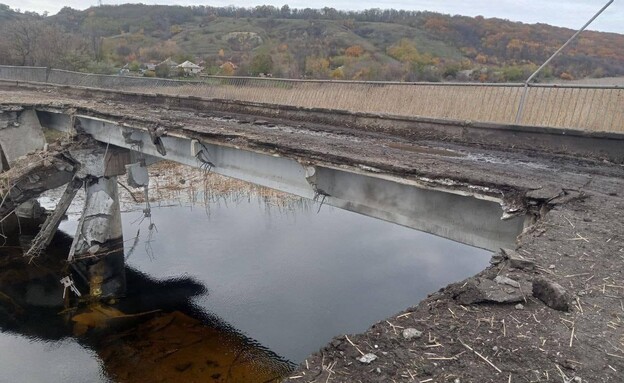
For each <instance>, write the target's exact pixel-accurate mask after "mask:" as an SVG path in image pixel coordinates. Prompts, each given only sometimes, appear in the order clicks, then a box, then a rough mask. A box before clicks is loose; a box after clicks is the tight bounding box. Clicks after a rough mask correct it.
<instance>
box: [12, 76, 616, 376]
mask: <svg viewBox="0 0 624 383" xmlns="http://www.w3.org/2000/svg"><path fill="white" fill-rule="evenodd" d="M46 92H47V93H41V92H40V93H35V92H33V91H32V90H16V89H14V88H4V89H0V108H1V107H6V106H15V105H21V106H26V107H45V108H48V109H49V108H52V109H55V110H61V111H64V112H68V113H72V112H74V113H75V112H78V113H81V114H89V115H94V116H98V117H102V118H107V119H110V120H116V121H123V122H124V123H126V124H130V125H133V126H136V127H139V128H145V127H147V126H154V125H158V126H160V127H164V128H165V129H167V131H169V132H171V131H176V132H183V133H185V134H186V135H188V136H192V137H198V138H201V139H202V140H205V141H208V142H218V143H220V144H227V145H235V146H238V147H240V148H242V149H249V150H256V151H262V152H268V153H272V154H275V155H282V156H285V157H290V158H295V159H297V160H300V161H307V162H312V163H316V164H320V165H331V166H340V167H343V168H347V169H349V168H351V169H358V170H360V171H361V170H362V169H370V168H374V169H377V170H376V171H377V172H379V173H383V174H389V175H395V176H400V177H402V178H407V179H414V180H417V181H419V182H424V183H427V184H428V185H430V186H444V187H445V188H447V189H449V188H454V189H460V190H462V191H467V192H474V190H476V189H478V190H480V191H481V193H484V194H490V195H492V196H497V197H499V198H502V199H503V201H504V204H505V205H506V206H514V207H515V208H519V209H520V211H521V212H532V213H534V214H536V215H537V216H538V217H539V219H538V220H537V222H536V223H535V224H533V225H532V226H530V227H528V228H527V229H526V230H525V232H524V233H523V234H521V235H520V236H519V238H518V241H517V246H516V250H517V252H518V254H520V255H521V256H524V257H528V258H530V260H529V262H527V261H526V260H524V262H525V265H526V264H527V263H528V264H529V267H532V269H523V268H519V267H520V266H521V265H522V262H520V261H518V260H517V259H509V258H505V257H503V256H496V257H495V259H493V261H494V262H495V263H496V264H494V265H493V266H492V267H490V268H488V269H487V270H484V271H483V272H482V273H480V274H479V275H477V276H475V277H472V278H469V279H467V280H465V281H462V282H459V283H457V284H453V285H451V286H448V287H447V288H444V289H442V290H440V291H439V292H436V293H434V294H432V295H430V296H429V297H428V298H427V299H425V300H424V301H422V302H421V303H420V304H418V305H417V306H415V307H413V308H410V309H408V310H406V311H405V312H403V313H399V314H396V315H394V316H392V317H391V318H388V319H387V320H384V321H381V322H379V323H377V324H375V325H373V327H371V328H370V329H369V330H368V331H367V332H365V333H363V334H358V335H352V336H348V337H347V336H340V337H337V338H336V339H334V340H333V341H332V342H331V343H330V344H328V346H326V347H325V348H323V349H322V350H320V351H319V352H318V353H315V354H313V355H311V356H310V357H309V358H307V359H306V360H305V361H304V363H302V364H301V366H300V367H299V369H298V370H297V371H296V372H295V373H293V374H292V376H291V377H290V378H288V379H287V380H286V381H288V382H306V383H307V382H421V383H424V382H540V381H554V382H579V381H585V382H622V381H624V322H623V319H624V275H623V268H622V264H623V261H624V218H623V216H622V215H623V212H624V199H623V198H622V194H623V193H624V167H623V166H622V165H621V164H614V163H610V162H607V161H602V160H597V159H589V158H587V159H586V158H579V157H571V156H566V155H555V154H549V153H545V152H536V151H531V150H518V149H514V148H512V147H509V148H507V149H501V148H500V147H499V148H491V147H488V146H487V145H479V146H475V145H469V144H468V143H462V142H453V143H450V142H441V141H431V140H427V139H424V138H422V139H419V138H417V137H416V138H414V137H412V138H406V137H397V136H391V135H387V134H383V133H378V132H367V131H362V130H353V129H348V128H337V127H333V126H327V125H319V124H313V123H305V124H300V125H294V124H292V123H289V122H287V121H279V120H268V121H266V120H262V121H260V120H259V119H257V118H254V117H250V116H239V115H234V116H233V115H229V116H225V115H223V114H219V113H216V112H214V113H213V112H210V111H201V112H199V111H189V110H177V109H175V108H168V109H164V108H163V107H162V106H150V105H137V104H129V103H123V102H119V101H110V100H107V99H104V98H102V99H98V95H97V94H95V93H94V94H93V97H92V98H88V99H85V98H84V97H76V96H74V95H72V92H71V90H62V91H60V90H55V89H48V90H46ZM214 117H227V118H218V119H217V118H214ZM623 150H624V148H623ZM508 210H511V209H508ZM511 254H512V258H513V253H511ZM530 261H532V262H533V263H531V262H530ZM512 264H513V265H514V266H515V267H513V268H512V267H511V265H512ZM530 265H532V266H530ZM496 276H499V277H504V276H506V277H508V278H510V279H511V280H512V282H513V281H515V282H519V283H520V287H519V288H518V287H513V286H511V285H510V284H505V283H502V284H499V283H497V282H495V281H494V278H495V277H496ZM542 279H545V280H546V283H547V284H552V283H553V282H554V283H557V284H558V285H559V287H558V289H559V290H558V291H560V292H563V294H562V296H561V297H560V298H561V299H560V301H559V302H554V303H559V306H563V308H567V309H568V311H560V310H555V309H553V308H551V307H548V306H546V305H545V304H544V303H543V301H547V302H549V303H550V305H551V306H556V304H554V303H553V302H550V298H551V297H552V296H553V295H555V294H554V292H556V291H557V290H556V289H555V290H554V292H550V293H549V294H543V295H540V293H539V291H536V295H539V296H541V297H542V300H540V299H538V298H536V297H534V296H533V290H534V287H535V286H538V285H539V283H534V282H538V281H540V280H542ZM499 280H500V278H499ZM507 282H508V283H510V282H509V281H507ZM512 284H513V283H512ZM492 299H493V300H498V301H501V300H506V301H511V302H509V303H492V302H491V301H488V300H492ZM414 303H415V304H416V303H417V302H414ZM518 303H520V304H521V305H522V307H518V308H516V306H517V304H518ZM408 328H413V329H416V330H418V331H420V332H422V335H421V336H420V337H414V338H411V339H409V340H408V339H405V337H404V336H403V331H404V330H406V329H408ZM412 332H413V331H412ZM369 353H372V354H374V355H375V356H376V360H374V361H372V362H371V363H370V364H365V363H363V362H360V361H359V360H358V359H359V358H361V357H362V354H369Z"/></svg>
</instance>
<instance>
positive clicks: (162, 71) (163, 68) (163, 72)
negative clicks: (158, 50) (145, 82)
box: [156, 63, 170, 78]
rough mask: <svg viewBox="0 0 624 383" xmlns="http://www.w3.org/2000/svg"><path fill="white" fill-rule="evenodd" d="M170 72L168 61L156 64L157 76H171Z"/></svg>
mask: <svg viewBox="0 0 624 383" xmlns="http://www.w3.org/2000/svg"><path fill="white" fill-rule="evenodd" d="M169 72H170V68H169V64H167V63H162V64H158V65H157V66H156V77H162V78H167V77H169Z"/></svg>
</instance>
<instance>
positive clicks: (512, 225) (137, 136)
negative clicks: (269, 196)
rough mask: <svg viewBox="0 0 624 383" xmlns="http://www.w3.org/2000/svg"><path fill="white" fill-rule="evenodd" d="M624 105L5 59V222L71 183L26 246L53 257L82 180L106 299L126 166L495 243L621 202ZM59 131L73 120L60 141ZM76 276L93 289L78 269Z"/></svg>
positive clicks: (87, 267) (531, 89)
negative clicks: (172, 165)
mask: <svg viewBox="0 0 624 383" xmlns="http://www.w3.org/2000/svg"><path fill="white" fill-rule="evenodd" d="M623 100H624V89H622V88H619V87H617V86H590V85H543V84H531V85H526V84H463V83H392V82H348V81H316V80H283V79H265V78H231V77H227V78H225V77H207V78H202V79H201V80H197V81H176V80H163V79H148V78H136V77H122V76H104V75H92V74H82V73H74V72H67V71H61V70H50V69H47V68H28V67H0V146H1V148H2V170H3V172H4V173H3V175H4V177H3V184H2V192H3V201H2V205H1V206H0V219H2V220H3V221H4V224H7V223H8V222H10V221H11V219H9V217H11V216H12V215H15V214H27V213H24V209H25V208H24V206H28V203H29V201H31V200H33V199H36V198H37V197H38V196H39V195H41V193H43V192H45V191H46V190H49V189H53V188H58V187H62V186H64V185H66V186H65V187H66V190H65V192H64V194H63V196H62V198H61V200H60V202H59V203H58V205H57V207H56V209H55V211H53V212H52V213H51V214H50V215H49V216H48V217H47V219H46V221H45V223H44V224H43V226H42V227H41V229H40V232H39V234H38V235H37V236H36V237H35V239H34V240H33V241H32V243H31V245H30V249H29V250H28V251H27V255H28V256H31V257H37V256H40V254H42V252H43V250H44V249H45V248H46V246H47V245H48V244H49V243H50V240H51V238H52V236H53V235H54V233H55V231H56V230H57V228H58V225H59V222H60V221H61V219H62V218H63V215H64V213H65V210H66V209H67V208H68V206H69V205H70V203H71V201H72V200H73V197H74V196H75V194H76V192H77V191H78V190H79V189H81V188H83V187H84V188H85V189H86V201H85V206H84V210H83V214H82V216H81V218H80V221H79V223H78V228H77V232H76V235H75V237H74V240H73V244H72V247H71V250H70V253H69V254H68V261H69V263H70V264H71V265H72V268H73V270H74V272H76V273H78V274H79V275H80V276H81V277H82V278H84V279H85V280H86V281H88V283H89V287H90V291H89V295H91V296H93V297H102V298H105V297H116V296H120V295H123V293H124V285H125V283H124V277H123V270H124V268H123V266H124V256H123V238H122V230H121V219H120V209H119V200H118V192H117V177H120V176H122V175H126V176H127V178H128V184H129V185H131V186H133V187H143V188H145V190H146V192H147V190H148V185H149V177H148V172H147V167H148V166H149V165H150V164H153V163H155V162H157V161H161V160H169V161H175V162H178V163H182V164H185V165H189V166H194V167H199V168H202V169H204V170H205V171H209V172H216V173H219V174H222V175H224V176H227V177H234V178H237V179H241V180H245V181H248V182H252V183H255V184H258V185H262V186H266V187H269V188H273V189H277V190H280V191H283V192H287V193H292V194H295V195H298V196H302V197H305V198H309V199H314V200H317V201H319V202H321V203H324V204H329V205H332V206H336V207H338V208H342V209H347V210H350V211H354V212H357V213H361V214H364V215H368V216H371V217H375V218H379V219H383V220H386V221H389V222H394V223H397V224H399V225H404V226H407V227H410V228H414V229H417V230H422V231H425V232H429V233H432V234H436V235H439V236H442V237H446V238H449V239H452V240H455V241H459V242H462V243H466V244H469V245H472V246H477V247H481V248H485V249H489V250H492V251H495V252H496V251H498V250H499V249H500V248H515V247H516V244H517V243H521V239H517V238H518V235H519V234H521V233H522V235H525V234H526V233H528V232H531V231H532V230H534V229H535V226H534V225H535V224H536V222H539V221H540V220H541V219H543V218H544V217H545V216H546V215H547V214H548V213H549V211H551V210H552V209H554V208H556V207H557V206H559V205H563V204H565V203H568V202H569V201H571V200H575V199H578V198H581V197H582V196H587V195H592V196H598V197H596V198H612V199H613V200H609V201H617V203H620V202H619V201H620V199H621V193H622V190H624V181H623V179H624V177H623V173H624V171H623V168H622V164H624V108H622V102H623ZM50 131H58V132H60V134H57V135H56V137H59V139H58V140H57V141H55V142H53V143H51V142H46V136H47V135H49V134H48V132H50ZM583 198H584V197H583ZM614 203H615V202H614ZM606 205H608V204H606ZM606 205H605V206H606ZM146 214H149V212H146ZM611 216H613V215H611ZM5 220H6V221H5ZM614 220H615V219H614ZM620 220H621V217H620ZM620 224H621V222H620ZM571 225H572V223H571ZM620 226H621V225H620ZM620 226H618V224H616V225H615V226H614V228H615V230H620V229H621V227H620ZM574 227H576V226H574ZM577 234H579V233H577ZM522 235H521V237H522ZM579 235H580V236H581V238H586V236H584V235H581V234H579ZM571 236H572V238H575V237H574V235H571ZM516 241H520V242H516ZM615 242H617V241H615ZM615 242H614V243H612V245H613V246H618V245H615ZM561 243H563V242H561ZM565 245H566V246H568V245H571V242H566V243H565ZM609 246H610V245H609ZM120 249H121V250H120ZM614 251H615V252H617V251H618V250H617V249H615V250H614ZM551 274H552V273H551ZM596 279H598V278H596ZM63 283H65V284H66V286H67V287H68V288H72V289H74V290H75V293H77V294H80V292H79V291H78V290H77V289H75V287H74V286H73V282H72V280H71V278H67V279H64V281H63ZM562 283H563V282H562ZM84 293H85V292H84V291H83V294H84ZM594 319H595V318H594ZM605 320H606V319H605ZM577 326H578V323H577ZM510 379H511V378H510ZM505 381H507V380H506V378H505Z"/></svg>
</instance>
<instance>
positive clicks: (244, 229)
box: [0, 164, 490, 383]
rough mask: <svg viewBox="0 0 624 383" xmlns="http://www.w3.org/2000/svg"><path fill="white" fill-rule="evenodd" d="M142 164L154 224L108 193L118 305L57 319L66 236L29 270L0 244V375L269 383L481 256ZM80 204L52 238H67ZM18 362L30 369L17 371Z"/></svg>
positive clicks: (332, 211)
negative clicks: (113, 202) (114, 214)
mask: <svg viewBox="0 0 624 383" xmlns="http://www.w3.org/2000/svg"><path fill="white" fill-rule="evenodd" d="M151 171H152V176H153V178H152V180H151V182H152V183H151V191H150V198H151V202H150V204H151V207H152V210H151V213H152V214H151V221H150V219H142V217H143V213H142V210H143V209H144V207H145V205H144V196H143V195H142V193H140V192H138V191H137V192H133V196H134V198H132V197H131V196H130V194H129V193H128V191H126V190H125V189H123V188H121V189H120V193H121V194H122V196H123V200H122V204H121V205H122V220H123V227H124V239H125V241H126V242H125V252H126V256H127V257H128V258H127V262H126V274H127V285H128V292H127V297H126V298H125V299H122V300H120V301H119V302H106V304H102V305H96V304H89V305H83V306H82V307H81V308H80V309H79V310H66V311H63V309H64V307H63V300H62V298H61V297H62V290H61V286H60V284H59V283H58V279H59V278H58V273H57V272H56V270H58V269H59V268H63V267H64V264H63V262H62V260H63V259H64V257H65V256H66V254H67V249H68V247H69V245H70V243H71V238H70V237H69V236H67V235H65V236H62V235H59V236H57V238H56V239H55V241H54V242H53V244H52V246H51V248H50V251H49V256H48V258H47V259H46V260H45V261H44V260H41V261H37V262H36V265H27V264H25V262H23V260H21V259H20V257H19V249H18V248H16V247H11V246H14V245H10V246H6V247H4V248H1V249H0V252H1V253H2V255H0V262H1V263H0V292H1V293H2V294H0V330H1V332H0V345H2V346H6V347H11V349H12V350H13V353H12V354H13V355H14V356H15V357H13V356H10V357H6V358H5V357H4V353H3V357H2V358H0V382H4V381H7V382H8V381H30V382H47V381H51V380H54V381H61V380H62V381H64V382H83V381H99V382H109V381H110V382H146V381H149V382H152V381H154V382H156V381H166V382H176V381H179V382H192V381H204V382H246V383H254V382H272V381H278V379H279V378H280V377H282V376H285V375H287V374H288V372H289V371H290V369H291V368H292V366H293V365H294V364H296V363H300V362H302V361H303V360H304V358H305V357H306V356H307V355H309V354H310V353H312V352H314V351H317V350H318V349H319V348H320V347H322V346H324V345H325V344H326V343H327V342H328V341H330V340H331V338H332V337H333V336H336V335H339V334H343V333H354V332H361V331H364V330H366V329H367V328H368V327H369V326H370V325H371V324H373V323H375V322H376V321H379V320H382V319H384V318H386V317H388V316H390V315H392V314H394V313H396V312H398V311H400V310H403V309H405V308H406V307H409V306H413V305H415V304H417V303H418V302H419V301H420V300H422V299H423V298H424V297H425V296H426V295H427V294H428V293H431V292H433V291H435V290H437V289H439V288H441V287H443V286H445V285H447V284H448V283H451V282H454V281H458V280H461V279H463V278H466V277H468V276H471V275H473V274H474V273H476V272H478V271H480V270H482V269H483V268H484V267H486V265H487V264H488V261H489V258H490V253H489V252H488V251H485V250H481V249H477V248H473V247H469V246H466V245H462V244H459V243H457V242H453V241H450V240H447V239H443V238H440V237H436V236H434V235H431V234H426V233H423V232H418V231H415V230H412V229H408V228H405V227H401V226H398V225H394V224H390V223H387V222H383V221H380V220H376V219H373V218H369V217H365V216H362V215H358V214H355V213H351V212H348V211H344V210H340V209H337V208H332V207H329V206H322V207H320V209H319V205H318V204H317V203H315V202H311V201H307V200H302V199H299V198H296V197H292V196H286V195H283V194H281V193H277V192H274V191H270V190H267V189H263V188H260V187H256V186H250V185H248V184H244V183H242V182H239V181H233V180H226V179H224V178H221V177H219V176H216V175H210V176H208V177H206V176H205V175H204V174H203V173H202V172H200V171H198V170H192V169H189V168H185V167H182V166H173V165H170V164H158V165H156V166H155V167H154V168H152V170H151ZM46 198H47V200H45V201H46V202H47V203H48V204H51V205H53V204H54V203H55V201H56V199H57V198H58V195H54V193H50V194H49V195H48V196H46ZM135 199H136V201H138V202H135ZM78 202H79V203H81V201H80V200H78ZM79 211H80V209H79V208H75V207H74V208H72V210H70V214H69V218H70V219H69V220H68V221H65V222H63V224H62V226H61V229H62V230H63V231H65V232H66V233H70V234H73V232H74V230H75V227H76V219H77V217H78V216H77V213H76V212H79ZM16 259H17V260H16ZM20 262H21V263H20ZM59 313H60V314H59ZM3 349H6V348H4V347H3ZM18 358H19V360H23V359H25V358H28V361H29V368H28V369H27V370H32V371H25V372H24V371H22V370H21V369H17V368H15V367H14V365H15V364H16V363H18ZM50 360H58V361H59V362H58V363H56V364H52V363H50V362H49V361H50ZM50 377H62V379H51V378H50Z"/></svg>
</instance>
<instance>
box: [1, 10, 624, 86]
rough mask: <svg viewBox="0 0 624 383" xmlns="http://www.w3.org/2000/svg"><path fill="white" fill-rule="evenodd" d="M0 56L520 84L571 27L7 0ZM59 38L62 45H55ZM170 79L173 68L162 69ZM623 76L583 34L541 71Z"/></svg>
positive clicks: (623, 44) (596, 37) (606, 40)
mask: <svg viewBox="0 0 624 383" xmlns="http://www.w3.org/2000/svg"><path fill="white" fill-rule="evenodd" d="M0 30H1V32H2V33H1V34H0V53H1V54H0V63H3V64H13V65H41V66H53V67H61V68H67V69H73V70H83V71H91V72H104V73H115V72H117V71H118V70H119V68H121V67H123V66H124V65H126V64H128V66H127V68H129V69H131V70H132V71H134V72H136V73H138V72H137V71H138V70H139V69H140V68H142V67H145V64H148V63H158V62H161V61H163V60H165V59H167V58H171V59H172V60H174V61H176V62H178V63H180V62H183V61H185V60H190V61H193V62H195V63H199V64H200V65H202V66H203V67H204V68H205V69H204V72H203V73H206V74H221V75H259V74H261V73H262V74H266V73H270V74H272V75H273V76H276V77H278V76H279V77H291V78H333V79H354V80H396V81H447V80H453V81H492V82H500V81H520V80H523V79H526V77H528V75H529V74H530V73H531V72H532V71H533V70H535V68H537V66H538V65H539V64H541V63H542V62H543V61H544V60H546V59H547V58H548V57H549V56H550V54H552V52H554V51H555V50H556V49H557V48H558V47H559V46H560V45H561V44H562V43H563V42H565V40H567V38H569V37H570V36H571V35H572V34H573V33H574V31H572V30H570V29H565V28H559V27H553V26H549V25H545V24H535V25H529V24H523V23H517V22H510V21H507V20H500V19H486V18H483V17H476V18H471V17H464V16H449V15H442V14H437V13H431V12H416V11H397V10H379V9H372V10H366V11H360V12H345V11H337V10H335V9H333V8H324V9H320V10H314V9H291V8H289V7H288V6H284V7H281V8H276V7H272V6H260V7H255V8H250V9H245V8H235V7H224V8H215V7H204V6H195V7H181V6H159V5H141V4H126V5H120V6H101V7H93V8H89V9H87V10H85V11H78V10H74V9H71V8H67V7H66V8H63V9H62V10H61V11H60V12H59V13H58V14H57V15H53V16H45V17H44V16H39V15H36V14H35V15H33V14H26V15H25V14H17V13H15V12H13V11H12V10H10V8H8V7H6V6H3V5H0ZM50 47H53V48H54V49H52V50H51V49H49V48H50ZM158 74H159V75H161V76H167V75H169V76H172V75H175V73H168V72H164V73H158ZM621 75H624V36H623V35H618V34H613V33H600V32H592V31H588V32H584V33H583V34H582V35H581V37H580V39H579V40H578V41H577V42H576V43H574V44H573V45H572V46H570V47H569V49H567V50H566V51H565V54H564V55H562V56H561V57H560V58H558V59H556V60H555V61H554V62H553V64H552V65H551V66H550V67H549V68H548V70H547V71H545V72H544V74H543V75H542V79H544V78H561V79H566V80H571V79H580V78H586V77H605V76H621Z"/></svg>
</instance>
